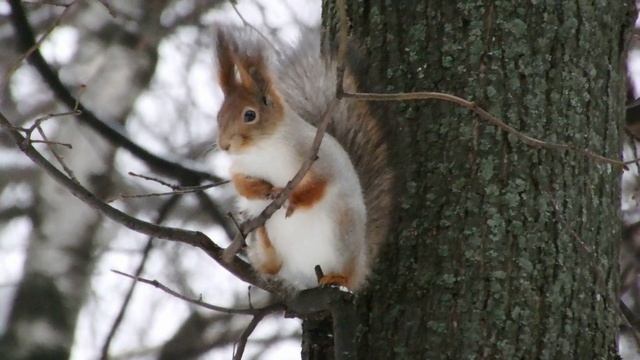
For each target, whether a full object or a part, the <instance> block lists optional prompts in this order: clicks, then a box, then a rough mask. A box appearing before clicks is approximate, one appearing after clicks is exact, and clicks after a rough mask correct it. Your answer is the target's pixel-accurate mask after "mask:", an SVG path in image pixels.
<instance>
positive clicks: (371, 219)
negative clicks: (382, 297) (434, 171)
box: [276, 36, 394, 259]
mask: <svg viewBox="0 0 640 360" xmlns="http://www.w3.org/2000/svg"><path fill="white" fill-rule="evenodd" d="M319 43H320V40H319V36H318V37H317V38H309V37H303V39H302V40H301V41H300V42H299V46H297V47H296V48H295V49H293V50H291V51H290V52H288V53H287V52H285V53H283V54H281V58H280V59H278V61H277V63H278V74H277V77H276V79H277V86H278V90H279V91H280V93H281V94H282V97H283V99H285V100H286V102H287V104H288V105H289V106H290V107H291V109H292V110H293V111H296V112H297V113H298V114H299V115H300V116H301V117H302V118H304V119H305V120H307V121H309V122H310V123H311V124H313V125H314V126H317V125H318V124H319V122H320V121H321V117H322V114H324V112H325V111H326V110H327V108H328V107H329V104H330V103H331V101H332V100H333V99H334V98H335V96H336V61H335V59H334V58H332V57H331V56H326V55H324V56H321V55H320V45H319ZM327 53H328V51H327ZM344 88H345V90H346V91H356V90H357V84H356V81H355V78H354V77H353V75H352V74H351V73H350V71H349V70H348V69H347V71H346V73H345V78H344ZM327 131H328V132H329V133H330V134H331V135H332V136H333V137H335V138H336V139H337V140H338V142H339V143H340V144H341V145H342V146H343V147H344V148H345V149H346V151H347V153H348V154H349V156H350V157H351V161H352V162H353V164H354V167H355V169H356V171H357V172H358V176H359V177H360V183H361V186H362V190H363V192H364V198H365V199H364V200H365V205H366V208H367V235H366V236H367V242H368V244H369V253H370V259H375V257H376V255H377V253H378V250H379V248H380V246H381V244H382V243H383V241H384V240H385V238H386V237H387V233H388V230H389V226H390V222H391V216H392V215H391V212H392V210H393V180H394V179H393V173H392V171H391V168H390V164H389V149H388V138H387V137H386V136H385V134H384V132H383V131H382V126H381V124H380V123H379V122H378V120H377V119H375V118H374V117H373V116H372V115H371V113H370V111H369V109H368V106H367V104H366V103H365V102H361V101H355V100H350V99H343V100H342V101H341V102H340V105H339V106H338V107H336V109H335V111H334V113H333V114H332V115H331V123H330V124H329V127H328V129H327Z"/></svg>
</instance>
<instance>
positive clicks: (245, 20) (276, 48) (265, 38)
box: [229, 0, 279, 52]
mask: <svg viewBox="0 0 640 360" xmlns="http://www.w3.org/2000/svg"><path fill="white" fill-rule="evenodd" d="M229 3H230V4H231V7H232V8H233V11H235V13H236V15H238V17H239V18H240V21H242V24H243V25H244V26H246V27H248V28H250V29H251V30H253V31H255V32H256V33H257V34H258V35H260V37H261V38H262V39H263V40H264V41H265V42H266V43H267V44H269V46H271V48H273V50H274V51H275V52H279V50H278V47H276V46H275V45H274V44H273V43H272V42H271V40H269V38H268V37H266V36H265V35H264V34H263V33H262V32H261V31H260V30H259V29H258V28H256V27H255V26H253V25H252V24H251V23H250V22H248V21H247V19H245V18H244V16H242V14H241V13H240V10H238V7H237V1H236V0H231V1H229Z"/></svg>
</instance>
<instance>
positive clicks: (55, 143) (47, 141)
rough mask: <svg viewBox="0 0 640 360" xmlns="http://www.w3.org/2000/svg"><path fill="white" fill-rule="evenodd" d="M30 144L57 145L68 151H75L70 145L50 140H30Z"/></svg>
mask: <svg viewBox="0 0 640 360" xmlns="http://www.w3.org/2000/svg"><path fill="white" fill-rule="evenodd" d="M29 142H30V143H32V144H47V145H57V146H64V147H66V148H67V149H73V146H72V145H71V144H69V143H63V142H59V141H50V140H29Z"/></svg>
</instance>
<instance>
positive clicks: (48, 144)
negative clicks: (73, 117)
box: [31, 125, 78, 182]
mask: <svg viewBox="0 0 640 360" xmlns="http://www.w3.org/2000/svg"><path fill="white" fill-rule="evenodd" d="M36 129H37V130H38V133H39V134H40V136H41V137H42V138H43V139H44V141H43V142H45V143H46V144H47V146H48V147H49V151H50V152H51V153H52V154H53V156H54V157H55V158H56V160H58V164H60V166H62V169H63V170H64V172H66V173H67V175H69V178H70V179H71V180H73V181H75V182H78V179H77V178H76V176H75V175H74V174H73V171H71V169H70V168H69V167H68V166H67V164H65V162H64V160H63V159H62V156H60V154H58V152H57V151H56V150H55V149H54V148H53V146H52V145H63V144H62V143H57V142H52V141H49V139H48V138H47V135H46V134H45V133H44V131H43V130H42V127H40V126H39V125H38V127H36ZM31 142H33V140H31ZM69 149H71V145H69Z"/></svg>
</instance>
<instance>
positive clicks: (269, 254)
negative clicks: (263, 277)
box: [256, 226, 282, 275]
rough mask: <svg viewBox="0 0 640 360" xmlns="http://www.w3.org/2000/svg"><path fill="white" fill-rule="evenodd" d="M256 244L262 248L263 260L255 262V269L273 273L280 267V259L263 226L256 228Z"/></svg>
mask: <svg viewBox="0 0 640 360" xmlns="http://www.w3.org/2000/svg"><path fill="white" fill-rule="evenodd" d="M257 231H258V241H259V243H258V246H260V249H261V250H262V252H263V254H264V257H265V260H264V262H262V263H261V264H256V269H257V270H258V271H259V272H261V273H264V274H268V275H275V274H277V273H278V272H279V271H280V269H281V268H282V260H281V259H280V257H279V256H278V254H277V253H276V249H275V248H274V247H273V244H271V239H269V234H267V229H266V228H265V227H264V226H261V227H260V228H258V230H257Z"/></svg>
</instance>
